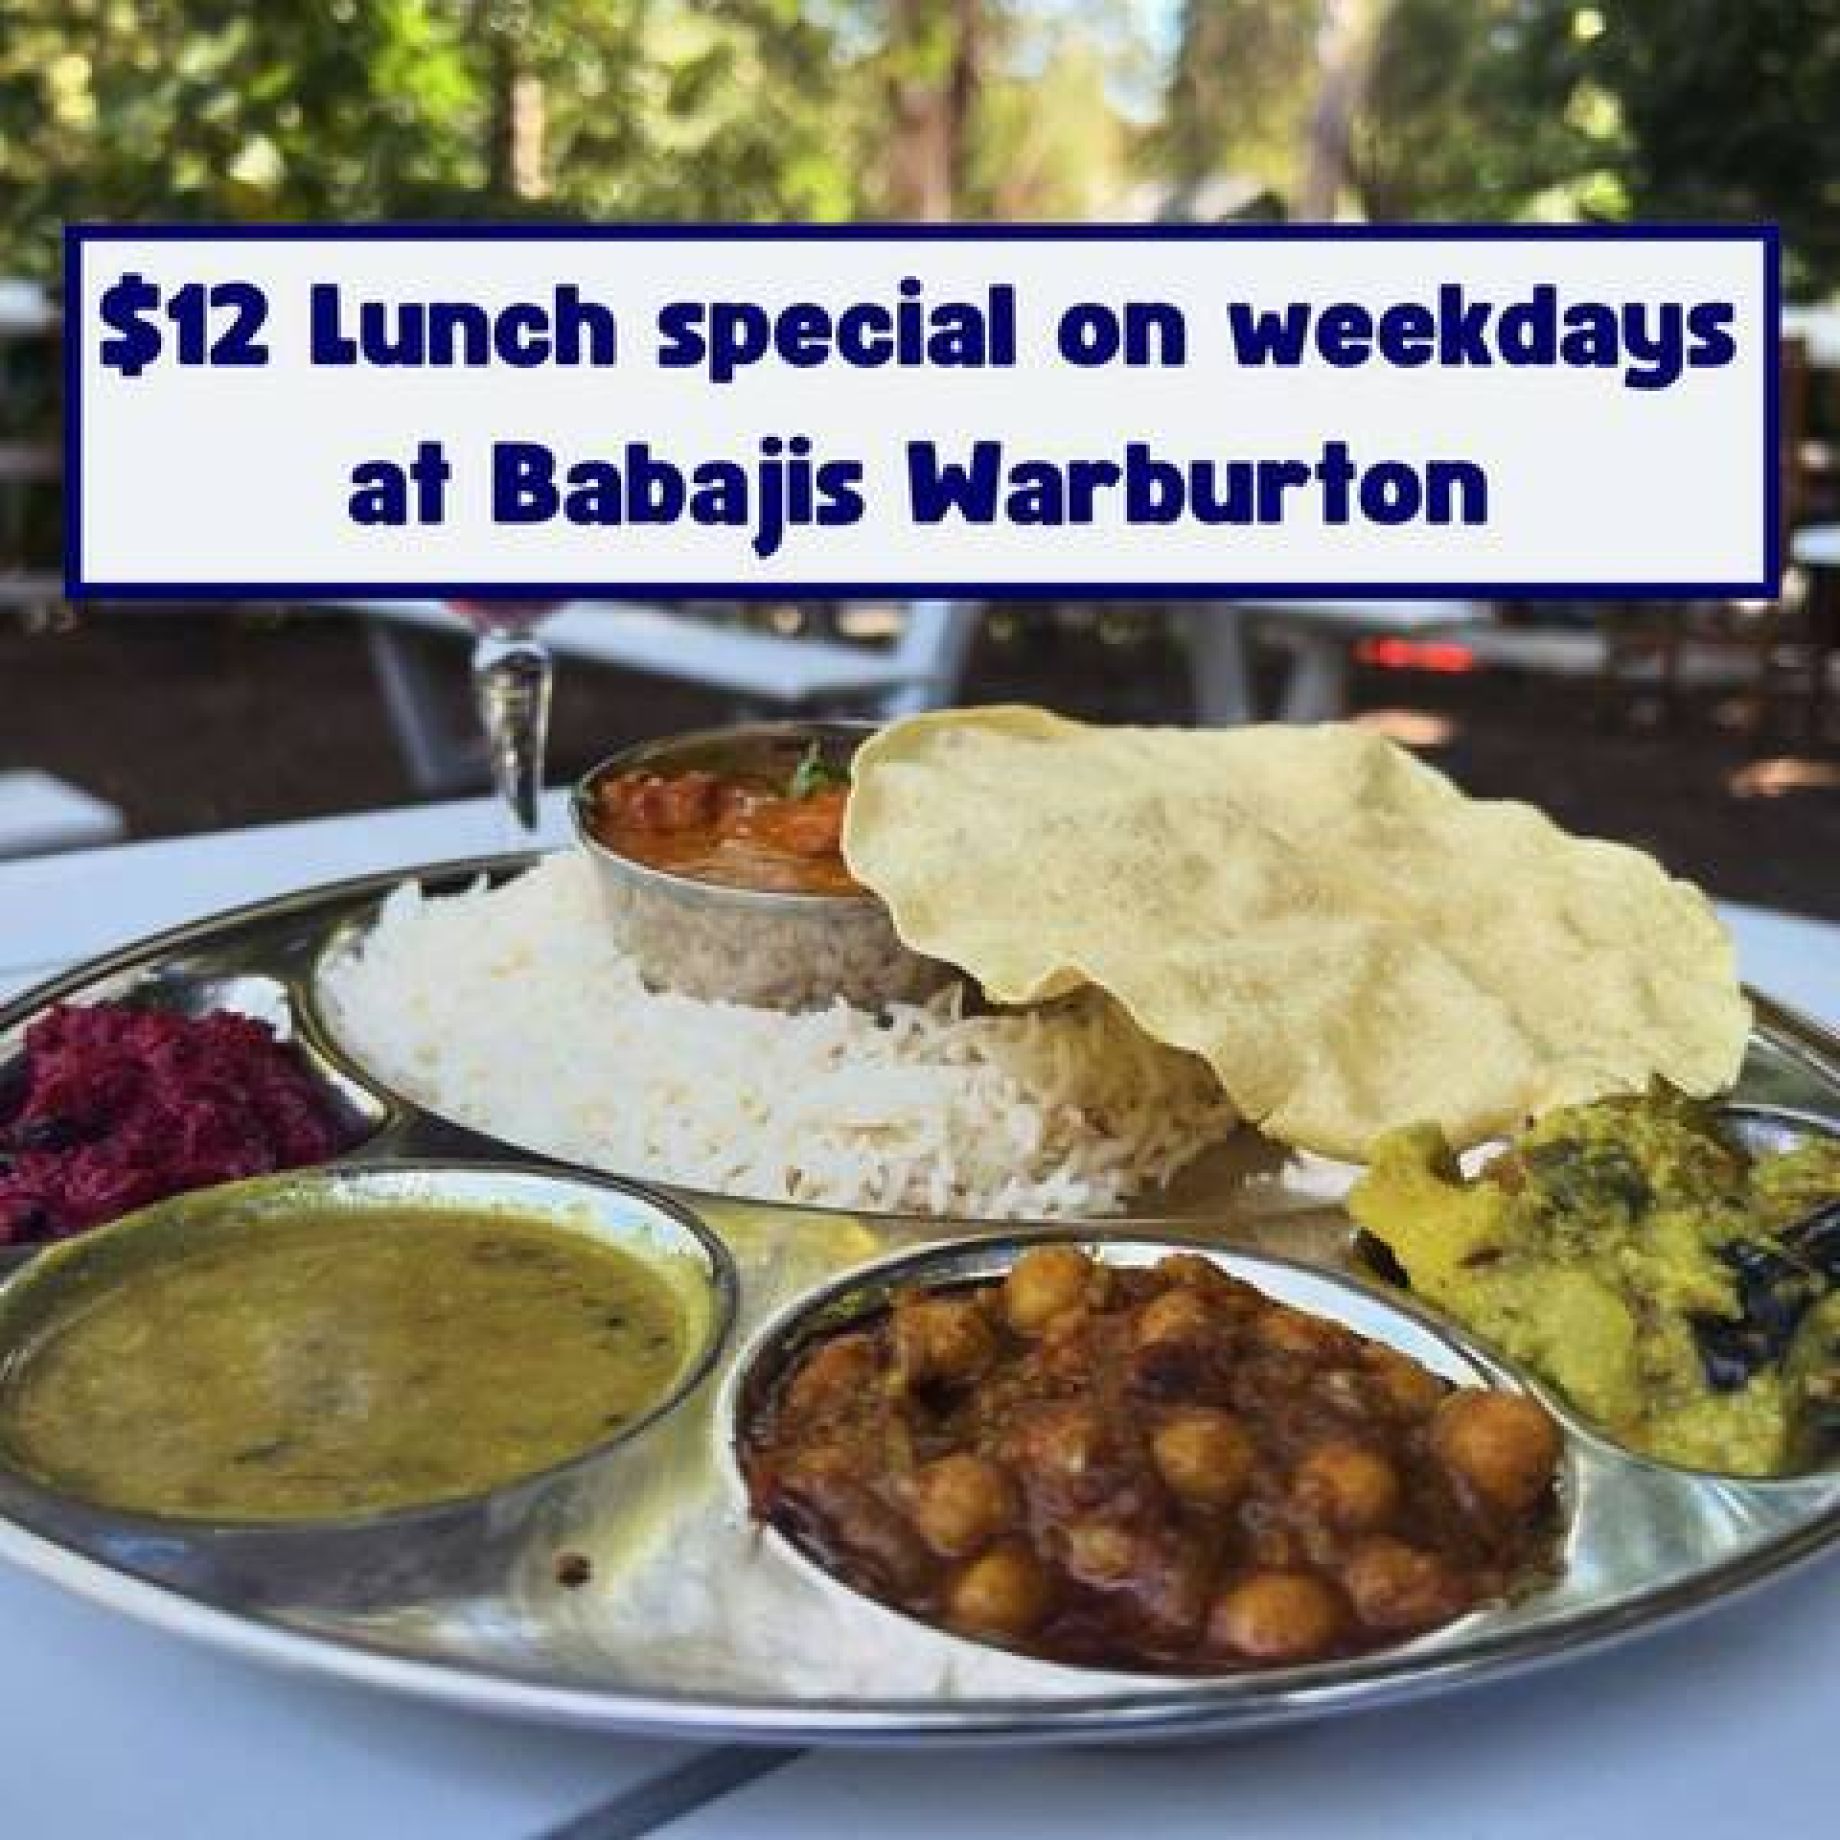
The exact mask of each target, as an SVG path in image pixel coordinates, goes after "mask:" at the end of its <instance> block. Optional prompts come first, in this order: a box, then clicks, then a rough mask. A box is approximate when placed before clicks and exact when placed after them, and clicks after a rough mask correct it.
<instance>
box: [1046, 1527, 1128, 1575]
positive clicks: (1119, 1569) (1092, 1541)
mask: <svg viewBox="0 0 1840 1840" xmlns="http://www.w3.org/2000/svg"><path fill="white" fill-rule="evenodd" d="M1060 1537H1061V1542H1062V1547H1063V1551H1064V1557H1063V1559H1062V1563H1063V1565H1064V1566H1065V1568H1066V1570H1067V1572H1068V1574H1069V1576H1071V1577H1073V1578H1077V1579H1078V1580H1079V1581H1080V1583H1081V1584H1086V1585H1096V1586H1099V1587H1101V1588H1103V1587H1105V1586H1107V1585H1116V1584H1121V1583H1123V1582H1124V1580H1125V1579H1127V1578H1129V1577H1130V1576H1131V1574H1132V1572H1133V1571H1134V1570H1135V1569H1136V1566H1137V1562H1138V1558H1139V1550H1138V1549H1139V1544H1140V1542H1139V1539H1138V1536H1137V1535H1136V1534H1135V1533H1133V1532H1132V1531H1131V1529H1130V1528H1129V1527H1127V1526H1125V1525H1124V1523H1123V1522H1122V1521H1107V1520H1098V1519H1093V1518H1088V1519H1084V1520H1070V1521H1067V1522H1065V1523H1064V1524H1063V1525H1062V1527H1061V1529H1060Z"/></svg>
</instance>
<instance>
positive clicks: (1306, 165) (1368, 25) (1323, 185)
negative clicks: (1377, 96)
mask: <svg viewBox="0 0 1840 1840" xmlns="http://www.w3.org/2000/svg"><path fill="white" fill-rule="evenodd" d="M1383 6H1384V0H1327V4H1326V5H1325V6H1324V8H1323V19H1322V29H1321V31H1320V33H1319V35H1318V38H1317V68H1318V71H1319V72H1320V77H1319V81H1318V85H1317V90H1316V103H1315V106H1314V107H1313V108H1312V109H1311V111H1310V119H1309V123H1308V126H1307V127H1306V129H1305V131H1304V144H1303V155H1302V159H1301V161H1300V167H1301V177H1300V179H1299V180H1298V185H1297V196H1296V200H1295V203H1294V207H1293V210H1292V216H1293V217H1295V218H1296V219H1297V220H1299V221H1300V222H1303V223H1329V222H1332V221H1333V220H1334V217H1335V213H1336V209H1337V206H1338V205H1339V204H1340V202H1341V197H1342V192H1343V190H1344V189H1345V187H1346V186H1347V184H1348V180H1349V167H1350V153H1351V149H1352V147H1353V142H1354V120H1355V116H1356V114H1357V113H1358V112H1359V110H1360V107H1361V103H1362V101H1363V99H1364V98H1365V96H1366V93H1367V73H1368V69H1369V67H1370V64H1371V62H1372V58H1373V49H1374V41H1375V38H1376V37H1377V35H1378V32H1379V26H1380V13H1381V12H1382V10H1383Z"/></svg>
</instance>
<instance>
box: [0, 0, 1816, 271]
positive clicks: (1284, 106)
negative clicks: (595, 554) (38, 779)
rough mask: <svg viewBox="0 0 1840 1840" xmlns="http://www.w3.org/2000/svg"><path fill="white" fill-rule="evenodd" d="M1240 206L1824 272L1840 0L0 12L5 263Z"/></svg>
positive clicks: (995, 0) (696, 2) (397, 1)
mask: <svg viewBox="0 0 1840 1840" xmlns="http://www.w3.org/2000/svg"><path fill="white" fill-rule="evenodd" d="M1165 15H1167V18H1168V19H1169V20H1170V21H1172V22H1173V31H1172V32H1170V33H1168V34H1166V37H1167V38H1168V42H1167V43H1166V44H1164V45H1163V46H1162V47H1161V64H1162V67H1161V71H1160V75H1158V74H1155V73H1152V72H1151V62H1152V54H1151V52H1150V51H1149V49H1148V46H1149V43H1150V30H1149V21H1150V20H1151V18H1152V17H1153V16H1155V17H1164V16H1165ZM1248 208H1252V209H1261V210H1267V211H1269V212H1270V213H1272V214H1284V213H1288V214H1291V215H1305V216H1309V215H1317V216H1321V215H1333V214H1338V213H1339V214H1344V215H1359V216H1365V217H1370V218H1412V217H1418V218H1473V219H1487V218H1506V219H1512V218H1577V217H1587V218H1588V217H1607V218H1618V217H1627V216H1630V215H1644V216H1648V215H1652V216H1657V217H1683V218H1712V219H1719V218H1756V217H1763V218H1775V219H1778V220H1780V221H1782V222H1783V223H1784V225H1785V227H1786V229H1787V231H1788V233H1789V244H1790V249H1791V256H1792V279H1793V280H1794V281H1795V282H1797V283H1798V284H1800V286H1801V287H1802V288H1803V289H1808V288H1815V287H1831V286H1833V285H1834V283H1835V282H1836V280H1840V0H1742V3H1740V0H1596V3H1595V4H1585V3H1584V0H1177V3H1176V4H1174V5H1173V6H1172V5H1170V0H1159V6H1158V7H1156V8H1153V7H1152V6H1151V4H1150V0H0V235H4V238H5V246H4V249H3V250H0V273H28V274H30V273H36V274H42V275H49V274H51V273H53V272H54V270H55V264H56V227H57V224H58V222H59V221H60V220H61V219H63V218H66V217H111V218H123V219H133V218H137V217H149V218H179V219H216V218H229V219H236V218H249V219H256V218H302V219H311V218H347V219H363V218H367V217H380V216H434V217H458V218H466V217H485V216H511V215H526V216H533V215H534V216H554V217H558V218H583V217H585V218H615V217H618V218H629V219H630V218H638V219H645V218H652V219H672V218H741V219H747V218H772V217H785V218H816V219H831V218H845V217H854V216H886V217H944V216H969V217H979V216H998V217H1017V218H1026V217H1081V216H1094V215H1099V216H1109V215H1121V214H1123V215H1144V214H1150V213H1154V212H1165V213H1169V214H1175V215H1199V216H1204V217H1207V216H1219V215H1222V214H1224V213H1228V212H1235V211H1243V210H1245V209H1248Z"/></svg>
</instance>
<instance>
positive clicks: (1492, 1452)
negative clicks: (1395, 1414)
mask: <svg viewBox="0 0 1840 1840" xmlns="http://www.w3.org/2000/svg"><path fill="white" fill-rule="evenodd" d="M1431 1448H1432V1450H1433V1451H1435V1452H1436V1454H1437V1458H1438V1461H1439V1462H1441V1463H1442V1464H1443V1465H1444V1467H1445V1468H1446V1469H1447V1470H1449V1471H1450V1472H1451V1474H1452V1475H1453V1476H1455V1477H1456V1478H1457V1480H1458V1481H1459V1482H1461V1483H1463V1484H1464V1485H1465V1486H1466V1487H1468V1488H1469V1489H1470V1490H1471V1491H1472V1492H1473V1493H1474V1494H1475V1495H1476V1496H1477V1498H1478V1499H1479V1500H1481V1501H1482V1502H1483V1503H1485V1504H1486V1505H1487V1506H1489V1507H1491V1508H1494V1509H1497V1510H1499V1511H1501V1512H1503V1513H1507V1514H1524V1513H1525V1512H1526V1511H1527V1510H1528V1509H1529V1508H1531V1507H1532V1506H1533V1505H1534V1504H1535V1503H1536V1502H1537V1501H1538V1500H1539V1499H1540V1497H1541V1496H1542V1495H1544V1494H1545V1493H1546V1491H1547V1490H1548V1489H1550V1488H1551V1487H1552V1483H1553V1476H1554V1474H1555V1472H1556V1471H1557V1469H1558V1467H1559V1454H1560V1439H1559V1427H1558V1426H1557V1425H1556V1424H1554V1423H1553V1420H1552V1415H1551V1414H1550V1413H1549V1412H1547V1411H1546V1409H1545V1408H1544V1407H1543V1406H1541V1405H1540V1404H1538V1403H1537V1402H1536V1401H1534V1400H1532V1399H1528V1398H1527V1397H1525V1396H1524V1395H1523V1394H1520V1393H1491V1392H1485V1391H1482V1390H1481V1389H1478V1388H1471V1389H1469V1390H1467V1391H1464V1392H1457V1393H1452V1394H1451V1395H1450V1397H1449V1398H1448V1399H1446V1400H1445V1401H1444V1402H1443V1404H1442V1405H1440V1406H1439V1407H1438V1409H1437V1412H1436V1414H1435V1416H1434V1417H1433V1418H1432V1420H1431Z"/></svg>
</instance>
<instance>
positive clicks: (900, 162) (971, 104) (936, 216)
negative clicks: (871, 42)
mask: <svg viewBox="0 0 1840 1840" xmlns="http://www.w3.org/2000/svg"><path fill="white" fill-rule="evenodd" d="M984 24H985V20H984V0H949V11H946V12H945V14H944V16H943V17H942V6H941V0H894V3H893V5H892V6H891V8H890V19H889V40H888V57H889V66H890V71H889V79H888V99H889V104H890V109H891V112H892V116H893V129H892V132H891V134H890V136H889V143H888V173H887V187H888V204H889V209H890V211H891V213H892V214H893V215H894V216H896V217H902V218H911V219H917V220H919V221H921V222H930V223H937V222H942V221H944V220H946V219H949V218H950V217H952V216H953V215H954V213H955V212H956V210H957V209H958V207H959V205H960V203H961V202H962V201H963V199H964V196H965V192H966V188H967V185H968V182H969V179H970V172H971V156H972V151H973V139H972V126H973V123H974V120H975V116H976V111H977V103H978V91H979V88H980V85H981V80H982V76H983V59H984V42H983V41H984ZM941 34H944V37H943V38H942V37H941Z"/></svg>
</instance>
